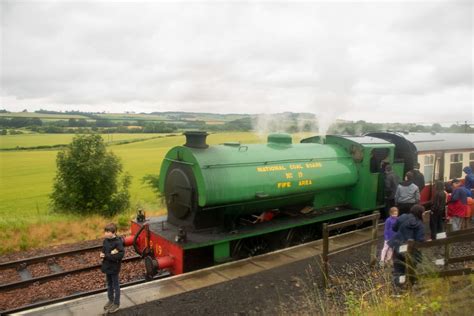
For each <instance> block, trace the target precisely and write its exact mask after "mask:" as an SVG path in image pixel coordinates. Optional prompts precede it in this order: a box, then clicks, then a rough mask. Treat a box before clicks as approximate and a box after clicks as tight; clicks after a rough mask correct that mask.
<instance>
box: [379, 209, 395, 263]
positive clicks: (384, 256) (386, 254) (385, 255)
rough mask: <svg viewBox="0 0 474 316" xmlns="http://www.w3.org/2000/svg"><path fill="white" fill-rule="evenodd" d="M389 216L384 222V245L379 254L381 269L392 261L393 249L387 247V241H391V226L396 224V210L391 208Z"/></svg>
mask: <svg viewBox="0 0 474 316" xmlns="http://www.w3.org/2000/svg"><path fill="white" fill-rule="evenodd" d="M389 214H390V216H389V217H387V219H386V220H385V227H384V233H383V235H384V243H383V249H382V252H381V254H380V266H381V267H383V266H384V265H385V264H386V263H387V262H390V260H392V255H393V249H392V248H391V247H390V246H389V245H388V241H389V240H390V239H392V237H393V235H395V232H394V231H393V226H394V225H395V223H396V222H397V218H398V208H396V207H391V208H390V210H389Z"/></svg>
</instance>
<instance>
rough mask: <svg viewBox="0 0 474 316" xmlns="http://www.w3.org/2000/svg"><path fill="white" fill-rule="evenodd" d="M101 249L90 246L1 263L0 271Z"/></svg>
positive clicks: (98, 246) (99, 246) (100, 246)
mask: <svg viewBox="0 0 474 316" xmlns="http://www.w3.org/2000/svg"><path fill="white" fill-rule="evenodd" d="M101 248H102V245H97V246H91V247H86V248H81V249H74V250H69V251H62V252H56V253H51V254H47V255H44V256H36V257H32V258H24V259H18V260H14V261H8V262H3V263H0V269H7V268H11V267H16V266H18V265H21V264H24V263H26V264H32V263H38V262H42V261H46V260H47V259H50V258H58V257H66V256H70V255H75V254H79V253H83V252H88V251H94V250H100V249H101Z"/></svg>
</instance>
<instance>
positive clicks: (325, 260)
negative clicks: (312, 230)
mask: <svg viewBox="0 0 474 316" xmlns="http://www.w3.org/2000/svg"><path fill="white" fill-rule="evenodd" d="M328 253H329V231H328V223H324V224H323V258H322V259H323V262H322V264H323V269H322V271H323V284H324V288H328V285H329V268H328Z"/></svg>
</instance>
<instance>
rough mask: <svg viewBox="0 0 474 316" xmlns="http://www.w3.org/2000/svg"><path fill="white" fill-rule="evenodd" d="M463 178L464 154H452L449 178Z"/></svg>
mask: <svg viewBox="0 0 474 316" xmlns="http://www.w3.org/2000/svg"><path fill="white" fill-rule="evenodd" d="M461 176H462V154H451V158H450V167H449V178H450V179H454V178H460V177H461Z"/></svg>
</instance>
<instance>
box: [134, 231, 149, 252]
mask: <svg viewBox="0 0 474 316" xmlns="http://www.w3.org/2000/svg"><path fill="white" fill-rule="evenodd" d="M145 227H148V224H143V226H142V227H140V229H139V230H138V231H137V233H136V234H135V237H133V244H132V245H133V249H134V250H135V252H136V253H137V254H139V255H140V256H141V257H142V258H143V257H144V256H143V254H144V253H145V251H143V253H140V250H139V249H138V246H137V239H138V236H140V234H141V233H142V231H143V230H144V229H145Z"/></svg>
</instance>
